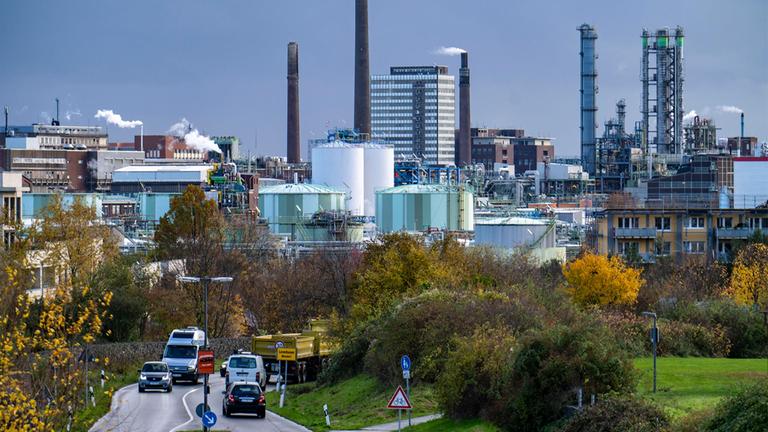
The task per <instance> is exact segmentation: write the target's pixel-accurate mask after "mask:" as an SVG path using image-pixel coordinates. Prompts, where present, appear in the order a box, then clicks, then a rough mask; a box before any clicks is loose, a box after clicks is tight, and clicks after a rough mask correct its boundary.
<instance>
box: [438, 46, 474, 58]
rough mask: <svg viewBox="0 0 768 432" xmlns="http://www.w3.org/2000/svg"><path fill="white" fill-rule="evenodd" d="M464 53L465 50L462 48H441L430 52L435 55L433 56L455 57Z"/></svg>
mask: <svg viewBox="0 0 768 432" xmlns="http://www.w3.org/2000/svg"><path fill="white" fill-rule="evenodd" d="M465 52H467V50H465V49H463V48H458V47H444V46H441V47H440V48H438V49H436V50H434V51H432V54H435V55H447V56H457V55H459V54H462V53H465Z"/></svg>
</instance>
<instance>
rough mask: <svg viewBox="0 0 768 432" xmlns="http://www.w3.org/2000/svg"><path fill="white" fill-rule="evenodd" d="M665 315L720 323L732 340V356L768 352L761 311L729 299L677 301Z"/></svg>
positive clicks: (713, 323) (704, 322)
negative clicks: (680, 302) (684, 302)
mask: <svg viewBox="0 0 768 432" xmlns="http://www.w3.org/2000/svg"><path fill="white" fill-rule="evenodd" d="M667 313H668V315H669V316H670V317H672V318H674V319H677V320H680V321H686V322H690V323H694V324H701V325H704V326H707V327H712V326H715V325H717V326H720V327H722V328H723V330H724V331H725V335H726V337H727V338H728V340H729V341H730V343H731V349H730V352H729V353H728V356H729V357H733V358H754V357H764V356H766V355H768V331H766V328H765V323H764V321H763V314H761V313H759V312H755V311H754V310H753V309H752V308H750V307H748V306H742V305H737V304H736V303H734V302H733V301H732V300H717V301H710V302H701V303H695V304H684V305H678V306H676V307H674V308H671V309H670V310H669V311H668V312H667Z"/></svg>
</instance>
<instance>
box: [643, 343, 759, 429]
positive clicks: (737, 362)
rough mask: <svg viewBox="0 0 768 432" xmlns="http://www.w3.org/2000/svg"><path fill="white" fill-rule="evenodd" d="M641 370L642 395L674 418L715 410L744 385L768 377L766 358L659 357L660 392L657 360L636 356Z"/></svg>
mask: <svg viewBox="0 0 768 432" xmlns="http://www.w3.org/2000/svg"><path fill="white" fill-rule="evenodd" d="M635 367H636V368H637V369H638V371H640V374H641V375H640V382H639V383H638V386H637V391H638V394H639V395H640V396H642V397H644V398H646V399H649V400H651V401H653V402H655V403H656V404H657V405H658V406H660V407H662V408H663V409H664V410H665V412H666V413H667V414H669V416H670V417H671V418H672V419H679V418H681V417H684V416H686V415H688V414H690V413H692V412H696V411H701V410H705V409H711V408H712V407H714V406H715V405H716V404H717V403H718V402H719V401H720V399H722V398H723V397H725V396H728V395H731V394H733V393H734V391H736V390H737V389H738V388H740V387H741V386H745V385H748V384H751V383H753V382H754V381H755V380H756V379H759V378H764V377H766V376H768V371H767V370H766V360H765V359H723V358H699V357H688V358H680V357H659V358H658V359H657V380H656V390H657V391H656V394H654V393H653V392H652V388H653V359H651V358H639V359H635Z"/></svg>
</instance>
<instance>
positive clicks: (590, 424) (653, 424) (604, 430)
mask: <svg viewBox="0 0 768 432" xmlns="http://www.w3.org/2000/svg"><path fill="white" fill-rule="evenodd" d="M668 424H669V422H668V420H667V417H666V416H665V415H664V413H663V412H662V411H661V410H659V409H658V408H656V407H655V406H654V405H652V404H650V403H648V402H646V401H644V400H641V399H637V398H634V397H620V396H610V397H607V398H606V399H604V400H602V401H599V402H598V403H597V404H595V405H594V406H590V407H587V408H586V409H585V410H584V411H582V412H580V413H578V414H576V415H575V416H573V417H571V419H570V420H568V422H567V423H566V424H565V425H564V426H563V427H562V428H561V429H560V432H611V431H623V432H654V431H661V430H663V429H664V428H665V427H667V426H668Z"/></svg>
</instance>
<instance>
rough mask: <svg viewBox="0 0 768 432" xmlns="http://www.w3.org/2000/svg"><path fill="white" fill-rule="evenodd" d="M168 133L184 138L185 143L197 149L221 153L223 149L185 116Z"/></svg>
mask: <svg viewBox="0 0 768 432" xmlns="http://www.w3.org/2000/svg"><path fill="white" fill-rule="evenodd" d="M168 133H170V134H171V135H173V136H176V137H178V138H181V139H183V140H184V143H185V144H186V145H187V146H189V147H191V148H193V149H195V150H197V151H203V152H209V151H212V152H216V153H221V149H220V148H219V146H218V145H216V143H215V142H213V140H212V139H210V138H208V137H207V136H205V135H202V134H201V133H200V132H199V131H198V130H197V129H195V128H193V127H192V124H191V123H190V122H189V121H188V120H187V119H185V118H182V119H181V121H180V122H178V123H174V124H173V126H171V128H170V129H168Z"/></svg>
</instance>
